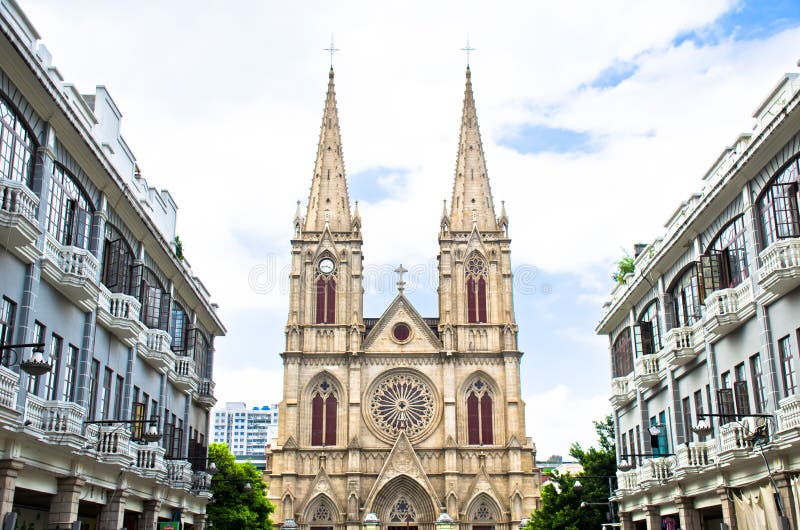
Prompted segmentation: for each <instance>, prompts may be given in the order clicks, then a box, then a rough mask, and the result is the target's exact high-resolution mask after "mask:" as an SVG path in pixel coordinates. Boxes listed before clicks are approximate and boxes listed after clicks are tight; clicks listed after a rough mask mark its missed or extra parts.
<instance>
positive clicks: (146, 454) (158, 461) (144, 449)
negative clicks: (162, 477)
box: [131, 442, 166, 471]
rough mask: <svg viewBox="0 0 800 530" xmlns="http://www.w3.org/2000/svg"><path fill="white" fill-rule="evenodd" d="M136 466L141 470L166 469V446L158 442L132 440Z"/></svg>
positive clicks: (132, 452) (132, 451)
mask: <svg viewBox="0 0 800 530" xmlns="http://www.w3.org/2000/svg"><path fill="white" fill-rule="evenodd" d="M131 456H132V457H133V465H134V467H136V468H138V469H141V470H150V471H165V470H166V467H165V465H164V448H163V447H161V446H159V445H157V444H141V443H137V442H131Z"/></svg>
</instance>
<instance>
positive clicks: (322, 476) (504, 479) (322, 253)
mask: <svg viewBox="0 0 800 530" xmlns="http://www.w3.org/2000/svg"><path fill="white" fill-rule="evenodd" d="M466 75H467V78H466V89H465V96H464V111H463V116H462V122H461V131H460V139H459V150H458V160H457V164H456V173H455V181H454V184H453V197H452V201H451V204H450V209H449V211H448V209H447V207H446V206H445V209H444V211H443V213H442V218H441V225H440V232H439V315H438V317H435V318H424V317H422V316H421V315H420V314H419V313H418V312H417V310H416V309H415V308H414V306H413V305H412V304H411V302H410V301H409V300H408V298H406V296H405V295H404V291H403V285H404V283H403V281H402V272H403V271H402V266H401V268H400V269H399V272H400V281H399V282H398V293H397V296H396V298H395V299H394V301H393V302H392V303H391V304H390V305H389V307H388V308H387V309H386V311H385V312H384V313H383V315H381V316H380V317H379V318H364V316H363V288H362V270H363V268H362V267H363V264H362V261H363V257H362V252H361V247H362V235H361V218H360V216H359V214H358V203H356V206H355V209H354V211H352V212H351V210H350V200H349V197H348V191H347V182H346V178H345V171H344V161H343V155H342V144H341V135H340V130H339V123H338V111H337V108H336V99H335V93H334V74H333V70H332V69H331V71H330V74H329V84H328V93H327V98H326V103H325V111H324V116H323V121H322V128H321V133H320V141H319V148H318V152H317V159H316V164H315V171H314V175H313V178H312V184H311V194H310V197H309V202H308V209H307V211H306V215H305V216H303V215H302V212H301V211H300V205H299V203H298V212H297V214H296V216H295V233H294V238H293V239H292V270H291V277H290V307H289V317H288V323H287V326H286V351H285V352H284V353H283V354H282V357H283V360H284V393H283V401H282V402H281V404H280V414H279V417H280V420H279V427H278V438H277V440H275V443H273V444H272V447H271V449H270V452H269V453H268V454H267V462H268V465H267V478H268V480H269V483H270V497H271V500H272V501H273V502H274V504H275V505H276V513H275V514H274V516H273V519H274V520H275V521H276V522H277V523H278V526H285V527H286V528H287V530H288V528H290V527H292V526H293V525H294V523H296V524H297V525H298V526H299V527H301V528H302V529H303V530H323V529H327V530H345V529H347V530H354V529H356V528H360V526H361V524H362V521H364V519H365V517H367V515H368V514H372V513H374V514H375V515H376V516H377V518H378V519H379V520H380V522H381V526H382V528H384V529H388V528H392V527H398V528H401V527H406V526H408V527H411V528H415V529H420V530H432V529H433V525H434V522H435V521H436V519H437V517H438V516H439V515H440V514H441V513H442V512H444V511H446V512H447V513H448V514H449V515H450V516H451V517H452V518H453V519H454V520H455V521H456V522H457V523H458V524H459V525H460V527H461V528H462V529H470V528H471V529H473V530H509V529H511V528H514V527H516V526H517V525H518V524H519V522H520V520H521V519H523V518H524V517H526V516H527V515H528V514H530V513H531V511H533V510H534V509H535V508H536V506H537V502H538V500H539V483H540V475H539V473H538V471H537V470H536V467H535V456H536V449H535V445H534V444H533V442H532V440H531V438H528V437H527V436H526V432H525V415H524V403H523V401H522V398H521V395H520V376H519V363H520V358H521V356H522V352H520V351H519V350H518V348H517V324H516V321H515V316H514V308H513V300H512V275H511V261H510V257H511V252H510V239H509V237H508V218H507V216H506V213H505V207H504V206H503V207H502V208H501V212H500V215H499V216H498V215H496V214H495V207H494V202H493V199H492V194H491V189H490V186H489V179H488V176H487V173H486V164H485V160H484V153H483V147H482V144H481V139H480V133H479V130H478V121H477V115H476V112H475V102H474V99H473V94H472V83H471V74H470V71H469V69H467V74H466ZM289 520H293V521H289Z"/></svg>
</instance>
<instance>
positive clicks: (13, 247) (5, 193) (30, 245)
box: [0, 178, 42, 263]
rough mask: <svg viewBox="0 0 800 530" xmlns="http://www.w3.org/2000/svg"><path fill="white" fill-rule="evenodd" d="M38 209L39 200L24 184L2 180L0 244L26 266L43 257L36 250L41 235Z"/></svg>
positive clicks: (0, 193)
mask: <svg viewBox="0 0 800 530" xmlns="http://www.w3.org/2000/svg"><path fill="white" fill-rule="evenodd" d="M38 209H39V198H38V197H37V196H36V194H34V193H33V192H32V191H31V190H29V189H28V187H27V186H26V185H25V184H23V183H22V182H17V181H16V180H9V179H4V178H0V241H2V242H3V244H4V245H5V246H7V247H8V249H9V250H10V251H11V252H13V253H14V254H16V255H17V256H18V257H19V258H20V259H21V260H23V261H25V262H27V263H32V262H34V261H36V259H37V258H39V256H40V255H41V252H40V251H39V249H38V248H37V247H36V238H38V237H39V236H40V235H41V234H42V231H41V229H40V228H39V220H38V219H37V218H36V214H37V211H38Z"/></svg>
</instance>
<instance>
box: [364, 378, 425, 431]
mask: <svg viewBox="0 0 800 530" xmlns="http://www.w3.org/2000/svg"><path fill="white" fill-rule="evenodd" d="M369 410H370V413H371V418H372V421H373V422H374V424H375V426H376V427H377V428H378V430H379V431H381V432H384V433H387V434H389V435H390V436H391V437H396V436H398V435H399V434H400V432H402V431H405V433H406V435H407V436H409V437H413V436H415V435H417V434H421V433H422V432H424V431H425V430H426V429H427V428H428V427H429V426H430V425H431V422H432V421H433V415H434V394H433V391H432V390H431V388H430V387H429V386H428V384H427V383H426V382H425V381H423V380H422V379H421V378H419V377H417V376H416V375H413V374H404V373H399V374H392V375H389V376H387V377H385V378H384V379H383V380H381V381H380V382H379V383H378V385H377V386H376V387H375V389H374V390H373V391H372V395H371V396H370V398H369Z"/></svg>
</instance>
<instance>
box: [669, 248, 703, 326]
mask: <svg viewBox="0 0 800 530" xmlns="http://www.w3.org/2000/svg"><path fill="white" fill-rule="evenodd" d="M670 295H671V296H670V297H669V302H670V303H671V304H672V315H671V316H672V322H671V324H672V325H671V326H670V328H673V327H681V326H692V325H694V324H695V323H696V322H698V321H699V320H700V319H702V318H703V313H702V309H701V305H702V303H703V296H702V291H701V289H700V279H699V275H698V270H697V263H693V264H692V265H691V266H690V267H689V268H688V269H686V271H685V272H684V273H683V274H682V275H681V276H680V277H679V278H678V280H677V281H676V282H675V284H674V287H673V288H672V291H671V292H670Z"/></svg>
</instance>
